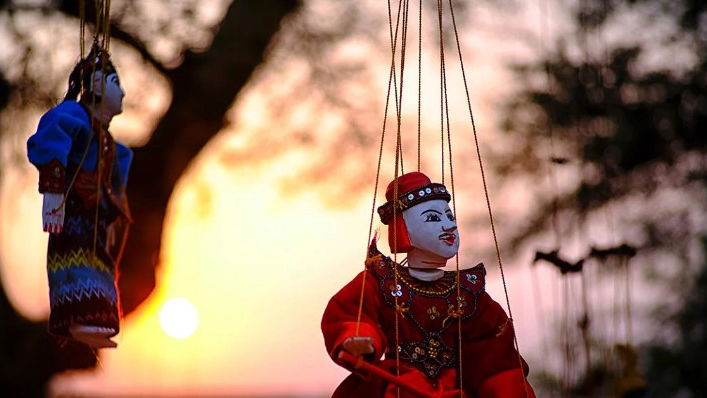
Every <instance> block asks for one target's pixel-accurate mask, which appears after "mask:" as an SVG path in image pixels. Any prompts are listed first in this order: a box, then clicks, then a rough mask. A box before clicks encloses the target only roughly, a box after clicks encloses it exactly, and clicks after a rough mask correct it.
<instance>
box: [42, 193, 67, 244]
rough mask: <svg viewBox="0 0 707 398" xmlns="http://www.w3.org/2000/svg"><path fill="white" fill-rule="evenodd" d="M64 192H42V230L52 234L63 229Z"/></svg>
mask: <svg viewBox="0 0 707 398" xmlns="http://www.w3.org/2000/svg"><path fill="white" fill-rule="evenodd" d="M63 202H64V194H61V193H51V192H45V193H44V203H43V204H42V225H44V232H49V233H53V234H58V233H61V231H62V229H64V203H63Z"/></svg>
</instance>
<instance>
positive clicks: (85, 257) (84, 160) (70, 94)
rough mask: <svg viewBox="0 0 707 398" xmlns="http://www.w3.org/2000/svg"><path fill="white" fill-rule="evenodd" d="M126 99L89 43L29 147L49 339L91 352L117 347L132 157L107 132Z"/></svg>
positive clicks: (103, 59)
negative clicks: (43, 236) (39, 197)
mask: <svg viewBox="0 0 707 398" xmlns="http://www.w3.org/2000/svg"><path fill="white" fill-rule="evenodd" d="M124 96H125V93H124V92H123V89H122V88H121V86H120V80H119V79H118V74H117V72H116V70H115V67H114V66H113V64H112V62H111V61H110V57H109V55H108V53H107V52H106V51H105V50H104V49H101V48H100V47H99V46H98V45H96V44H94V46H93V48H92V49H91V51H90V53H89V54H88V56H87V57H86V58H84V59H82V60H80V61H79V62H78V64H77V65H76V66H75V67H74V69H73V71H72V72H71V75H70V77H69V88H68V91H67V94H66V97H65V98H64V101H63V102H62V103H60V104H59V105H57V106H56V107H54V108H52V109H51V110H49V111H48V112H47V113H45V114H44V115H43V116H42V118H41V119H40V121H39V126H38V127H37V132H36V133H35V134H34V135H32V136H31V137H30V138H29V140H28V141H27V154H28V157H29V161H30V162H31V163H32V164H33V165H35V166H36V167H37V169H38V170H39V192H40V193H42V194H43V196H44V203H43V208H42V222H43V224H44V231H46V232H49V246H48V250H47V274H48V280H49V300H50V309H51V313H50V317H49V332H50V333H52V334H54V335H57V336H62V337H66V338H71V339H74V340H77V341H80V342H83V343H86V344H88V345H89V346H91V347H93V348H103V347H116V346H117V344H116V343H115V342H114V341H113V340H111V337H113V336H115V335H116V334H117V333H118V331H119V321H120V305H119V300H118V291H117V287H116V276H117V266H118V262H119V261H120V256H121V254H122V248H123V246H124V243H125V239H126V237H127V228H128V225H129V223H130V222H131V218H130V211H129V207H128V202H127V197H126V194H125V187H126V184H127V177H128V171H129V169H130V162H131V160H132V151H131V150H130V149H129V148H128V147H126V146H124V145H121V144H119V143H117V142H115V140H114V139H113V137H112V136H111V134H110V132H109V131H108V125H109V124H110V122H111V120H112V118H113V116H115V115H117V114H119V113H121V112H122V102H123V97H124Z"/></svg>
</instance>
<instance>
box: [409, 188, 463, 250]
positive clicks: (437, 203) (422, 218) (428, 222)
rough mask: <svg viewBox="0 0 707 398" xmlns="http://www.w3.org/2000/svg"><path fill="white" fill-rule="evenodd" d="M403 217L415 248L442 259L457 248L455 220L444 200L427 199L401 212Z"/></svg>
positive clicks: (457, 238) (457, 236) (457, 239)
mask: <svg viewBox="0 0 707 398" xmlns="http://www.w3.org/2000/svg"><path fill="white" fill-rule="evenodd" d="M403 219H404V220H405V226H406V227H407V230H408V234H409V235H410V243H411V244H412V246H413V247H414V248H415V249H419V250H422V251H424V252H427V253H430V254H433V255H437V256H439V257H442V258H444V259H449V258H452V257H454V255H455V254H457V251H458V250H459V232H458V231H457V221H456V218H454V214H452V210H451V209H450V208H449V204H448V203H447V201H446V200H442V199H437V200H428V201H426V202H422V203H420V204H417V205H415V206H413V207H411V208H409V209H407V210H405V211H404V212H403Z"/></svg>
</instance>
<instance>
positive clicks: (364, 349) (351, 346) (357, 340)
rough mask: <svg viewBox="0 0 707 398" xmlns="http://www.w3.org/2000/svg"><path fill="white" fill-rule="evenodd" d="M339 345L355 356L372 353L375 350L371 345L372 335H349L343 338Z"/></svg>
mask: <svg viewBox="0 0 707 398" xmlns="http://www.w3.org/2000/svg"><path fill="white" fill-rule="evenodd" d="M341 347H342V348H343V349H344V350H346V351H347V352H348V353H350V354H353V355H357V356H361V355H366V354H373V353H374V352H375V350H376V349H375V348H374V347H373V338H372V337H349V338H348V339H346V340H344V342H343V343H342V344H341Z"/></svg>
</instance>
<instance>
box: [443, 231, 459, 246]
mask: <svg viewBox="0 0 707 398" xmlns="http://www.w3.org/2000/svg"><path fill="white" fill-rule="evenodd" d="M439 240H441V241H443V242H444V243H446V244H447V246H452V245H454V242H456V240H457V237H456V236H455V235H454V234H452V233H449V232H446V233H443V234H441V235H440V236H439Z"/></svg>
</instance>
